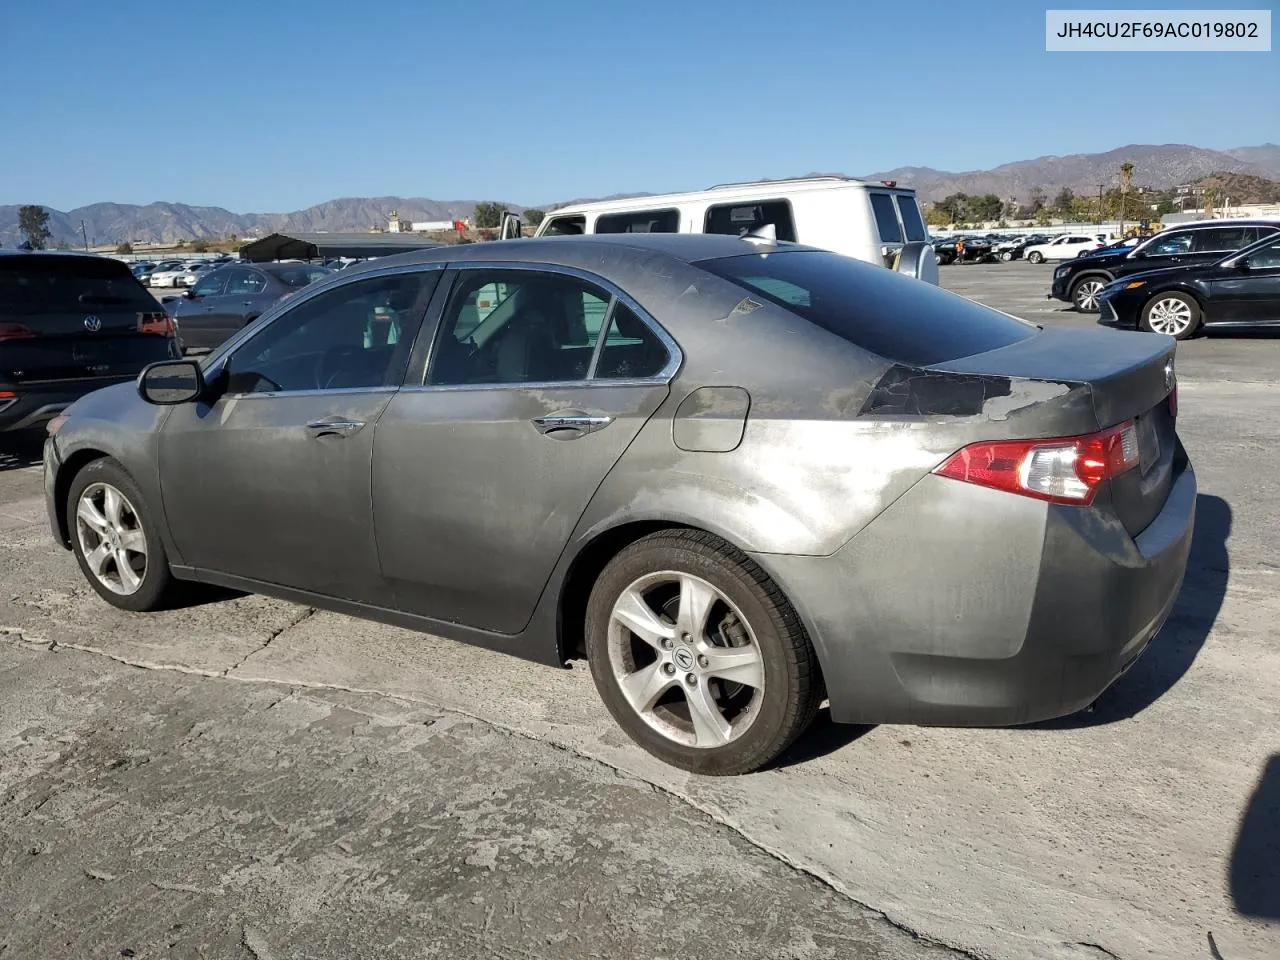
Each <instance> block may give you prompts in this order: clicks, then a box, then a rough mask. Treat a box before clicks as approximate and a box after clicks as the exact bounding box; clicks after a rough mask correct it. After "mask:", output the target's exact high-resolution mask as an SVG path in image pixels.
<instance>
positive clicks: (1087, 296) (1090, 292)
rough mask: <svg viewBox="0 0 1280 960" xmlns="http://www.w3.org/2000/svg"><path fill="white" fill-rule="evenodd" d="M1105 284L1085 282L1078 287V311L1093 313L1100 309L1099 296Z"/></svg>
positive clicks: (1091, 281) (1095, 281) (1099, 281)
mask: <svg viewBox="0 0 1280 960" xmlns="http://www.w3.org/2000/svg"><path fill="white" fill-rule="evenodd" d="M1103 286H1104V284H1103V282H1102V281H1101V280H1085V281H1083V282H1082V283H1081V284H1080V285H1079V286H1077V287H1076V296H1075V301H1076V309H1077V310H1083V311H1087V312H1092V311H1094V310H1097V309H1098V294H1099V293H1101V292H1102V288H1103Z"/></svg>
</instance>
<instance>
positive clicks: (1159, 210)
mask: <svg viewBox="0 0 1280 960" xmlns="http://www.w3.org/2000/svg"><path fill="white" fill-rule="evenodd" d="M1168 213H1173V201H1172V200H1161V201H1160V202H1159V203H1158V204H1156V216H1158V217H1163V216H1164V215H1165V214H1168Z"/></svg>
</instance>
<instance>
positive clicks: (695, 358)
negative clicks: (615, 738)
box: [45, 234, 1196, 774]
mask: <svg viewBox="0 0 1280 960" xmlns="http://www.w3.org/2000/svg"><path fill="white" fill-rule="evenodd" d="M1174 347H1175V344H1174V341H1173V340H1172V339H1170V338H1166V337H1160V336H1156V335H1151V334H1138V333H1132V334H1127V333H1117V332H1112V331H1067V330H1061V329H1042V328H1039V327H1037V326H1035V325H1033V324H1030V323H1026V322H1023V321H1021V320H1017V319H1014V318H1012V317H1009V316H1007V315H1005V314H1001V313H997V312H995V311H992V310H989V309H987V308H985V307H982V306H980V305H978V304H975V303H973V302H971V301H968V300H965V299H963V298H961V297H957V296H954V295H952V294H949V293H947V292H945V291H942V290H940V289H938V288H937V287H935V286H933V285H932V284H927V283H922V282H920V281H917V280H912V279H909V278H906V277H903V276H900V275H896V274H895V273H893V272H892V271H889V270H885V269H883V268H882V267H878V266H870V265H867V264H862V263H859V262H857V261H854V260H851V259H848V258H845V257H841V256H838V255H836V254H832V253H828V252H824V251H820V250H814V249H810V248H806V247H803V246H799V245H795V244H787V243H776V244H774V243H769V242H767V241H762V240H760V239H759V238H749V237H748V238H736V237H719V236H688V235H683V236H682V235H629V234H628V235H619V236H593V237H585V238H584V237H572V238H555V239H545V240H515V241H510V242H499V243H489V244H475V245H471V246H458V247H440V248H437V249H432V250H427V251H422V252H418V253H412V254H405V255H402V256H397V257H389V258H386V259H382V260H379V261H377V262H376V263H372V264H367V265H363V266H358V267H352V268H350V269H347V270H344V271H342V272H341V273H339V274H336V275H334V276H332V277H329V278H327V279H325V280H323V281H321V282H319V283H316V284H314V285H312V286H310V287H308V288H307V289H306V290H305V291H303V292H301V293H299V294H297V295H296V296H294V297H292V298H290V299H289V300H287V301H285V302H283V303H282V304H279V305H277V306H276V307H275V308H274V309H272V310H271V311H269V312H268V313H267V314H265V315H264V316H263V317H262V318H261V320H260V322H258V323H256V324H254V325H253V326H251V327H249V328H247V329H245V330H242V331H240V332H239V333H237V334H236V335H235V336H234V337H232V339H231V340H229V341H228V342H227V343H226V344H224V345H223V346H222V347H221V348H219V349H218V350H216V351H214V352H213V353H212V354H211V355H210V356H208V357H206V358H204V359H202V360H201V361H199V362H196V361H191V360H184V361H169V362H166V363H161V364H156V365H153V366H152V367H151V368H149V369H148V370H147V371H146V372H145V373H144V374H143V375H142V376H141V377H140V379H139V382H138V384H137V385H136V386H134V385H132V384H125V385H122V386H118V387H111V388H108V389H105V390H102V391H99V392H97V393H95V394H91V395H90V396H88V397H86V398H84V399H83V400H80V401H79V402H77V403H76V404H75V405H74V406H73V407H72V408H71V409H70V410H69V411H68V412H67V414H66V415H65V417H63V418H60V419H59V420H58V421H57V422H55V423H54V424H52V425H51V428H50V432H51V437H50V439H49V441H48V442H47V444H46V448H45V470H46V474H45V478H46V491H47V498H48V507H49V517H50V521H51V524H52V528H53V533H54V536H55V537H56V538H57V540H58V542H60V543H61V544H63V545H64V546H66V547H67V548H69V549H71V550H73V551H74V552H75V556H76V558H77V560H78V561H79V564H80V566H81V568H82V570H83V572H84V575H85V577H86V578H87V580H88V582H89V583H90V585H91V586H92V587H93V588H94V589H95V590H96V591H97V592H98V593H99V594H100V595H101V596H102V597H103V598H104V599H106V600H107V601H108V602H109V603H111V604H114V605H115V606H117V607H120V608H123V609H126V610H135V611H144V610H153V609H156V608H158V607H160V606H162V605H164V604H168V603H172V602H175V598H177V597H180V596H181V591H180V590H179V588H180V587H185V588H188V589H190V588H192V586H193V585H194V584H216V585H221V586H223V587H231V588H238V589H242V590H247V591H256V592H260V593H264V594H271V595H274V596H278V597H283V598H287V599H291V600H295V601H298V602H302V603H307V604H312V605H316V606H321V607H325V608H328V609H332V610H337V611H343V612H346V613H350V614H354V615H356V616H362V617H368V618H372V619H376V620H382V621H385V622H388V623H394V624H400V625H403V626H409V627H414V628H417V629H420V630H424V631H428V632H431V633H435V634H440V635H443V636H446V637H451V638H454V639H457V640H462V641H466V642H470V643H476V644H480V645H482V646H485V647H490V648H494V649H497V650H502V651H506V652H509V653H513V654H517V655H519V656H523V657H527V658H530V659H533V660H537V661H542V662H544V663H547V664H551V665H563V664H564V663H566V662H567V661H568V660H571V659H574V658H580V657H585V658H586V659H587V660H588V661H589V663H590V667H591V670H592V673H593V676H594V678H595V682H596V686H597V688H598V690H599V692H600V694H601V696H602V697H603V699H604V701H605V703H606V704H607V706H608V708H609V710H610V711H611V712H612V714H613V716H614V717H615V718H616V719H617V721H618V722H619V724H620V725H621V726H622V727H623V728H624V729H625V730H626V731H627V733H628V734H630V736H631V737H633V738H634V739H635V740H636V741H637V742H638V743H640V744H641V745H642V746H643V747H645V748H646V749H648V750H649V751H651V752H652V753H654V754H656V755H657V756H659V757H661V758H662V759H664V760H666V761H667V762H669V763H672V764H675V765H677V766H680V767H683V768H685V769H688V770H693V771H697V772H701V773H708V774H730V773H741V772H745V771H750V770H754V769H756V768H758V767H760V766H762V765H764V764H766V763H768V762H769V761H771V760H772V759H773V758H775V757H776V756H777V755H778V754H779V753H780V752H781V751H782V750H784V749H785V748H786V747H787V746H788V744H790V743H791V742H792V741H793V740H794V739H795V738H796V737H797V736H799V735H800V734H801V733H802V732H803V731H804V730H805V728H806V726H807V725H808V724H809V723H810V721H811V720H812V719H813V717H814V715H815V713H816V711H817V710H818V708H819V706H820V705H821V704H822V702H823V701H824V700H829V702H830V712H831V717H832V719H833V720H835V721H837V722H845V723H884V722H897V723H923V724H948V725H991V724H1018V723H1026V722H1029V721H1036V720H1043V719H1046V718H1050V717H1055V716H1060V715H1063V714H1068V713H1071V712H1074V711H1076V710H1079V709H1081V708H1083V707H1085V706H1087V705H1088V704H1090V703H1091V702H1092V701H1093V700H1094V699H1096V698H1097V697H1098V696H1099V695H1100V694H1101V693H1102V692H1103V691H1104V690H1105V689H1106V688H1107V687H1108V685H1110V684H1111V683H1112V682H1113V681H1114V680H1115V679H1116V677H1117V676H1119V675H1120V674H1121V673H1122V672H1123V671H1124V670H1125V669H1127V668H1128V667H1129V666H1130V665H1131V664H1132V663H1133V662H1134V660H1135V659H1136V658H1137V657H1138V656H1139V654H1140V653H1141V652H1142V651H1143V649H1144V648H1145V647H1146V645H1147V644H1148V642H1149V641H1151V640H1152V638H1153V637H1155V635H1156V633H1157V632H1158V631H1159V629H1160V627H1161V625H1162V624H1163V623H1164V620H1165V618H1166V617H1167V616H1168V614H1169V611H1170V609H1171V607H1172V606H1173V603H1174V600H1175V598H1176V595H1177V593H1178V589H1179V586H1180V583H1181V580H1182V576H1183V572H1184V569H1185V566H1186V560H1187V552H1188V548H1189V545H1190V540H1191V530H1192V521H1193V513H1194V504H1195V497H1196V485H1195V478H1194V474H1193V472H1192V469H1191V466H1190V464H1189V463H1188V460H1187V456H1186V453H1185V452H1184V450H1183V447H1182V445H1181V443H1180V442H1179V440H1178V436H1177V433H1176V431H1175V417H1176V412H1177V403H1176V400H1177V393H1176V384H1175V381H1174V372H1173V358H1174Z"/></svg>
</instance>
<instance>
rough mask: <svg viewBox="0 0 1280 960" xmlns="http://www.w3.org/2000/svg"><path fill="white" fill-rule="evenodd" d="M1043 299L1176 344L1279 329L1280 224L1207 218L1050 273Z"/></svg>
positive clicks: (1263, 220) (1074, 261)
mask: <svg viewBox="0 0 1280 960" xmlns="http://www.w3.org/2000/svg"><path fill="white" fill-rule="evenodd" d="M1049 296H1050V297H1053V298H1056V299H1059V300H1064V301H1066V302H1068V303H1071V304H1072V305H1073V306H1074V307H1075V308H1076V309H1077V310H1079V311H1081V312H1086V313H1095V312H1096V313H1100V314H1101V320H1102V322H1104V323H1109V324H1114V325H1117V326H1123V327H1136V328H1138V329H1141V330H1146V331H1149V332H1153V333H1163V334H1167V335H1168V336H1171V337H1176V338H1177V339H1179V340H1185V339H1186V338H1188V337H1191V336H1194V335H1195V334H1196V333H1197V332H1199V331H1200V330H1202V329H1203V328H1205V327H1207V326H1217V325H1222V326H1244V325H1254V324H1280V220H1266V219H1259V220H1230V221H1227V220H1209V221H1204V222H1201V223H1192V224H1186V225H1185V226H1180V227H1175V228H1171V229H1168V230H1164V231H1162V232H1161V233H1158V234H1156V235H1155V236H1154V237H1150V238H1148V239H1146V240H1144V241H1142V242H1141V243H1138V244H1136V245H1134V246H1132V247H1130V248H1116V249H1113V250H1107V251H1098V252H1097V253H1096V254H1094V255H1092V256H1086V257H1080V258H1078V259H1076V260H1072V261H1070V262H1069V263H1064V264H1063V265H1062V266H1060V267H1058V268H1057V269H1056V270H1054V272H1053V286H1052V288H1051V289H1050V292H1049Z"/></svg>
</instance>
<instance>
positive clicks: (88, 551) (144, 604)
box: [65, 457, 179, 613]
mask: <svg viewBox="0 0 1280 960" xmlns="http://www.w3.org/2000/svg"><path fill="white" fill-rule="evenodd" d="M65 509H66V514H67V529H68V530H69V531H70V532H71V548H72V551H73V552H74V553H75V555H76V562H77V563H79V564H80V570H81V572H82V573H83V574H84V576H85V579H86V580H88V581H89V586H91V587H93V589H94V590H95V591H96V592H97V594H98V596H100V597H102V599H104V600H106V601H107V603H109V604H111V605H112V606H113V607H118V608H119V609H121V610H130V611H132V612H134V613H143V612H146V611H149V610H159V609H161V608H163V607H165V606H168V605H169V604H170V603H171V602H172V601H173V600H174V599H175V597H176V595H177V593H178V591H179V585H178V583H177V581H176V580H174V578H173V573H172V572H171V571H170V569H169V558H168V556H167V555H166V554H165V550H164V544H163V543H162V542H161V540H160V536H159V534H158V532H157V530H156V527H155V524H154V522H153V521H152V519H151V514H150V511H149V510H148V508H147V505H146V502H145V501H144V500H143V498H142V492H141V491H140V490H139V489H138V485H137V484H136V483H134V482H133V478H132V477H131V476H129V474H128V473H127V472H126V471H125V469H124V467H122V466H121V465H120V464H119V463H118V462H117V461H115V460H113V459H111V458H110V457H103V458H102V459H100V460H94V461H93V462H91V463H89V464H88V465H87V466H85V467H84V469H82V470H81V471H80V472H79V473H77V474H76V475H75V477H73V478H72V480H71V488H70V490H69V491H68V492H67V502H66V507H65Z"/></svg>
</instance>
